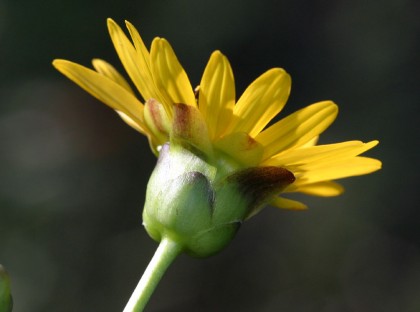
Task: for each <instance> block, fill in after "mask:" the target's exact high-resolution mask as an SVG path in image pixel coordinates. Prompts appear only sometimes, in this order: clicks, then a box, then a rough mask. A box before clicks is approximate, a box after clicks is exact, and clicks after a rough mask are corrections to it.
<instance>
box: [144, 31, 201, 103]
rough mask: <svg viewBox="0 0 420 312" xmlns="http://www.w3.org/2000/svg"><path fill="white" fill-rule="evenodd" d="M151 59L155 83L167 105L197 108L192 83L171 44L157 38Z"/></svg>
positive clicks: (153, 45)
mask: <svg viewBox="0 0 420 312" xmlns="http://www.w3.org/2000/svg"><path fill="white" fill-rule="evenodd" d="M150 57H151V68H152V73H153V78H154V81H155V83H156V86H157V87H158V88H159V91H160V92H161V93H162V95H163V96H164V98H165V101H166V104H167V105H173V104H178V103H182V104H187V105H192V106H196V102H195V96H194V91H193V88H192V87H191V83H190V81H189V79H188V76H187V74H186V73H185V71H184V69H183V68H182V66H181V64H180V63H179V61H178V59H177V57H176V55H175V53H174V51H173V50H172V47H171V46H170V44H169V42H168V41H166V40H165V39H163V38H155V39H154V40H153V42H152V47H151V49H150Z"/></svg>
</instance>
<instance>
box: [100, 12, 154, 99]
mask: <svg viewBox="0 0 420 312" xmlns="http://www.w3.org/2000/svg"><path fill="white" fill-rule="evenodd" d="M108 31H109V34H110V36H111V40H112V42H113V44H114V47H115V50H116V52H117V54H118V56H119V58H120V60H121V63H122V64H123V65H124V68H125V70H126V71H127V73H128V75H129V76H130V78H131V80H132V81H133V83H134V85H135V86H136V88H137V89H138V90H139V92H140V94H141V96H142V97H143V99H144V100H145V101H146V100H148V99H150V98H155V99H158V100H160V99H159V94H158V93H157V92H156V87H155V85H154V83H153V78H152V75H151V74H150V70H149V67H148V65H147V60H146V59H148V58H150V57H149V55H148V53H147V50H146V52H145V53H147V54H146V55H143V54H141V53H137V51H136V49H135V48H134V46H133V44H132V43H131V42H130V40H128V38H127V36H126V35H125V34H124V32H123V31H122V29H121V28H120V27H119V26H118V25H117V24H116V23H115V22H114V21H113V20H112V19H108ZM142 51H143V52H144V50H142ZM140 55H141V57H140Z"/></svg>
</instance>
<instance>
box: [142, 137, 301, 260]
mask: <svg viewBox="0 0 420 312" xmlns="http://www.w3.org/2000/svg"><path fill="white" fill-rule="evenodd" d="M293 181H294V176H293V174H292V173H290V172H289V171H287V170H286V169H283V168H278V167H253V168H245V169H243V168H240V167H238V166H232V163H231V162H229V161H228V159H226V160H225V161H221V156H220V155H219V157H218V162H217V164H213V163H211V160H209V159H208V157H207V156H206V155H205V154H203V153H200V151H197V150H195V149H194V148H193V147H191V146H189V145H183V144H175V143H167V144H165V145H164V146H163V147H162V149H161V151H160V155H159V160H158V162H157V165H156V168H155V169H154V171H153V173H152V176H151V178H150V180H149V184H148V187H147V193H146V203H145V207H144V211H143V224H144V226H145V228H146V230H147V232H148V233H149V235H150V236H151V237H152V238H153V239H155V240H157V241H161V240H162V239H163V238H168V239H170V240H172V241H175V242H177V243H178V244H179V245H181V246H182V247H183V250H184V251H185V252H186V253H188V254H190V255H192V256H196V257H206V256H209V255H212V254H214V253H216V252H218V251H220V250H221V249H223V247H225V246H226V245H227V244H228V243H229V242H230V241H231V240H232V239H233V237H234V236H235V234H236V232H237V230H238V229H239V227H240V225H241V223H242V222H243V221H244V220H245V219H246V218H248V217H249V216H251V215H253V214H255V213H256V212H257V211H258V210H259V209H260V208H261V206H263V205H264V204H266V203H268V202H269V201H270V199H271V198H272V197H273V196H275V195H276V194H278V193H279V192H280V191H281V190H282V189H283V188H284V187H286V186H287V185H289V184H290V183H292V182H293Z"/></svg>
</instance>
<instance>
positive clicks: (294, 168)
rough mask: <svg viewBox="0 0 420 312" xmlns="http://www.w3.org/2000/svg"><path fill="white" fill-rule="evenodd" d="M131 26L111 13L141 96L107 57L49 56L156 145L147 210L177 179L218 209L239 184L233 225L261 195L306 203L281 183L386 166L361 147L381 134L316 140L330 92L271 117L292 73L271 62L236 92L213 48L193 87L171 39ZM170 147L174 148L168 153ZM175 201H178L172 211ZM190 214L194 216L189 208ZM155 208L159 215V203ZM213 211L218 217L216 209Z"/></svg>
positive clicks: (314, 189)
mask: <svg viewBox="0 0 420 312" xmlns="http://www.w3.org/2000/svg"><path fill="white" fill-rule="evenodd" d="M126 26H127V28H128V31H129V33H130V36H131V40H130V39H129V38H128V37H127V36H126V35H125V34H124V32H123V31H122V29H121V28H120V27H119V26H118V25H117V24H116V23H115V22H114V21H113V20H111V19H108V29H109V33H110V36H111V39H112V42H113V44H114V47H115V49H116V51H117V53H118V56H119V58H120V60H121V62H122V64H123V66H124V68H125V70H126V72H127V74H128V76H129V77H130V79H131V81H132V83H133V84H134V86H135V89H136V90H137V91H138V92H139V94H140V95H141V98H142V99H139V98H138V97H137V95H136V92H135V91H134V90H133V89H132V87H131V86H130V84H129V83H128V82H127V81H126V80H125V79H124V78H123V76H122V75H120V74H119V73H118V72H117V71H116V70H115V69H114V67H112V66H111V65H110V64H108V63H107V62H105V61H103V60H99V59H94V60H93V67H94V70H92V69H88V68H86V67H84V66H81V65H78V64H76V63H73V62H69V61H65V60H55V61H54V62H53V64H54V66H55V67H56V68H57V69H58V70H59V71H60V72H61V73H63V74H64V75H66V76H67V77H68V78H70V79H71V80H73V81H74V82H75V83H77V84H78V85H79V86H81V87H82V88H83V89H85V90H86V91H88V92H89V93H91V94H92V95H93V96H95V97H96V98H97V99H99V100H100V101H102V102H104V103H105V104H107V105H108V106H110V107H111V108H113V109H114V110H115V111H116V112H117V113H118V114H119V115H120V116H121V118H122V119H123V120H124V121H125V122H126V123H127V124H129V125H130V126H131V127H133V128H134V129H136V130H137V131H139V132H140V133H142V134H144V135H145V136H147V138H148V139H149V142H150V146H151V149H152V151H153V152H154V153H155V154H156V155H159V154H160V160H159V162H158V166H157V168H156V170H155V173H154V174H153V176H152V180H151V182H150V183H149V189H152V191H150V192H149V191H148V194H149V195H148V198H149V199H150V200H149V201H147V200H146V209H145V211H146V212H145V214H144V217H145V218H146V219H147V218H149V215H148V214H147V211H149V212H150V211H151V210H153V209H149V210H148V209H147V207H148V202H153V201H154V199H152V197H153V198H161V197H162V192H165V191H164V190H168V189H174V185H180V184H182V183H184V185H185V187H186V189H184V188H182V187H180V188H178V191H179V192H180V193H182V194H184V193H185V192H187V190H188V192H189V193H191V192H193V193H194V192H195V193H200V194H202V196H204V197H206V196H207V197H206V198H207V199H206V200H205V201H206V203H204V204H203V205H204V206H206V207H207V206H208V207H207V208H205V209H204V208H203V209H204V210H206V211H207V210H209V211H213V210H214V209H215V207H214V205H213V203H214V202H216V203H217V205H219V206H217V205H216V206H217V210H218V212H217V213H219V211H220V210H227V211H229V209H232V208H231V207H227V205H221V206H223V207H221V206H220V202H221V200H219V199H218V198H219V197H223V196H225V195H224V194H225V192H226V190H227V189H231V188H234V189H235V191H234V192H233V193H235V192H236V193H235V194H242V195H241V196H242V198H247V197H248V199H246V201H247V204H246V205H245V206H247V208H246V209H245V210H244V211H242V212H241V213H238V214H237V215H235V216H230V217H226V216H224V217H221V219H223V220H224V221H223V222H225V223H226V224H227V223H229V222H234V221H235V220H239V221H241V220H242V219H245V218H248V217H249V216H252V215H253V214H255V213H256V212H258V211H259V210H260V209H261V208H262V207H263V206H264V205H265V204H271V205H274V206H277V207H280V208H288V209H304V208H305V207H306V206H305V205H304V204H302V203H300V202H297V201H294V200H291V199H287V198H283V197H279V196H278V195H279V194H280V192H282V193H292V192H301V193H305V194H310V195H316V196H334V195H338V194H340V193H341V192H342V191H343V188H342V187H341V186H340V185H339V184H337V183H336V182H334V181H333V180H335V179H340V178H345V177H350V176H356V175H362V174H367V173H370V172H373V171H376V170H378V169H380V167H381V163H380V161H378V160H376V159H372V158H367V157H361V156H359V155H360V154H362V153H363V152H365V151H367V150H369V149H371V148H372V147H374V146H375V145H377V144H378V141H371V142H368V143H363V142H361V141H348V142H342V143H336V144H328V145H316V143H317V139H318V136H319V135H320V134H321V133H322V132H323V131H324V130H325V129H326V128H327V127H328V126H329V125H330V124H331V123H332V122H333V121H334V119H335V117H336V115H337V112H338V108H337V106H336V105H335V104H334V103H333V102H331V101H323V102H318V103H315V104H312V105H309V106H307V107H305V108H303V109H301V110H298V111H296V112H295V113H293V114H291V115H289V116H287V117H285V118H283V119H281V120H280V121H277V122H275V123H274V124H273V125H271V126H267V125H268V124H269V122H270V121H271V120H272V119H273V118H274V117H275V116H276V115H277V114H278V113H280V111H281V110H282V108H283V107H284V105H285V103H286V101H287V99H288V96H289V93H290V87H291V79H290V76H289V75H288V74H287V73H286V72H285V71H284V70H283V69H281V68H273V69H270V70H268V71H266V72H265V73H263V74H262V75H261V76H260V77H258V78H257V79H256V80H255V81H254V82H252V83H251V85H250V86H249V87H248V88H247V89H246V90H245V92H244V93H243V94H242V95H241V96H240V97H239V99H238V100H236V94H235V85H234V77H233V72H232V68H231V66H230V64H229V61H228V59H227V58H226V57H225V56H224V55H223V54H222V53H221V52H219V51H215V52H213V54H212V55H211V57H210V59H209V61H208V63H207V66H206V67H205V70H204V73H203V76H202V78H201V82H200V83H199V87H197V88H193V87H192V85H191V83H190V81H189V78H188V76H187V74H186V72H185V71H184V69H183V67H182V66H181V64H180V62H179V61H178V59H177V57H176V55H175V53H174V51H173V49H172V47H171V46H170V44H169V43H168V41H166V40H165V39H163V38H155V39H154V40H153V42H152V45H151V48H150V50H149V49H147V48H146V46H145V44H144V43H143V41H142V39H141V36H140V35H139V33H138V31H137V30H136V29H135V28H134V26H133V25H132V24H130V23H129V22H126ZM168 142H169V145H167V143H168ZM168 155H172V156H171V157H172V158H171V160H169V159H168V157H169V156H168ZM174 159H178V162H175V161H174ZM162 164H165V165H162ZM186 164H188V165H186ZM162 168H164V171H162ZM162 172H165V173H162ZM168 172H169V173H168ZM153 177H159V178H158V180H159V181H162V179H166V180H167V181H166V186H165V187H163V188H162V186H159V183H158V182H156V181H155V179H154V178H153ZM178 180H180V181H182V183H181V182H180V181H178ZM175 181H177V182H175ZM192 182H194V183H193V184H191V183H192ZM189 187H190V188H191V189H189ZM175 189H176V188H175ZM151 193H153V194H151ZM228 193H229V192H228ZM159 194H160V195H159ZM209 194H210V195H209ZM230 194H232V192H230ZM261 194H262V195H261ZM247 195H248V196H247ZM168 196H169V197H168V198H171V197H170V196H171V195H170V194H169V195H168ZM182 196H184V195H182ZM200 196H201V195H200ZM209 196H210V197H209ZM214 196H216V197H215V198H214ZM235 196H236V195H235ZM235 196H234V197H235ZM175 197H176V196H175ZM204 197H203V198H204ZM182 198H183V200H184V199H185V202H184V205H186V206H188V205H192V204H193V203H192V202H191V200H192V199H191V198H189V197H188V196H187V197H185V196H184V197H182ZM172 199H173V198H172ZM241 200H242V199H239V197H238V196H237V197H235V199H232V198H231V197H229V202H230V203H231V204H232V205H234V204H235V203H238V202H240V201H241ZM167 204H168V205H169V204H170V200H169V202H167ZM194 204H196V205H198V204H197V203H195V202H194ZM154 206H156V205H154ZM198 206H200V205H198ZM177 209H179V207H178V208H177V207H174V208H172V212H173V211H178V210H177ZM178 212H179V211H178ZM180 213H181V212H180ZM184 213H185V214H186V215H190V216H191V215H192V211H190V210H189V211H185V212H184ZM224 213H225V214H229V213H227V212H226V211H225V212H224ZM153 214H154V216H155V217H156V216H159V215H160V214H159V212H156V211H155V212H153ZM181 214H182V213H181ZM214 214H216V213H214ZM168 215H170V214H167V215H166V217H168ZM172 217H173V216H172V215H170V216H169V217H168V218H172ZM209 218H210V219H211V218H216V217H214V215H213V214H212V216H210V217H209ZM198 219H199V218H198ZM198 219H197V220H198ZM216 219H217V218H216ZM197 220H196V221H197ZM159 222H160V223H161V224H164V223H165V222H169V221H168V220H166V221H165V220H160V221H159ZM171 222H172V221H171ZM197 222H198V221H197ZM197 222H196V223H197ZM203 222H204V223H206V222H207V221H203ZM145 223H147V222H145ZM169 223H170V222H169ZM198 223H200V222H198ZM213 225H214V224H213ZM213 225H212V226H213ZM165 226H166V225H165ZM203 226H204V225H203ZM206 226H207V227H208V226H209V225H208V224H207V225H206ZM206 226H205V227H206ZM176 227H177V226H175V228H176ZM172 230H174V229H172ZM172 230H171V231H172ZM153 231H154V230H151V231H150V232H153ZM159 231H160V230H159ZM160 232H162V231H160ZM161 234H162V233H160V234H156V236H159V235H161ZM152 236H153V235H152ZM157 239H158V238H157Z"/></svg>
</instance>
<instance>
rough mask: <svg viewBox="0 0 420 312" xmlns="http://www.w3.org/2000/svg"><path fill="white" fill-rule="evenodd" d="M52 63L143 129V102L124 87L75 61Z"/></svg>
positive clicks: (56, 61)
mask: <svg viewBox="0 0 420 312" xmlns="http://www.w3.org/2000/svg"><path fill="white" fill-rule="evenodd" d="M53 65H54V66H55V68H56V69H57V70H59V71H60V72H61V73H62V74H64V75H65V76H67V78H69V79H71V80H72V81H74V82H75V83H76V84H78V85H79V86H80V87H82V88H83V89H84V90H86V91H87V92H89V93H90V94H91V95H93V96H94V97H96V98H97V99H98V100H100V101H102V102H104V103H105V104H107V105H109V106H110V107H111V108H113V109H114V110H116V111H119V112H122V113H124V114H125V115H127V116H128V117H130V118H131V119H132V120H133V121H134V122H135V123H136V124H137V125H138V127H139V128H140V129H145V124H144V121H143V104H142V103H140V101H139V100H137V99H136V97H135V96H134V95H133V94H132V93H130V92H128V91H127V90H126V89H125V88H124V87H122V86H120V85H119V84H117V83H116V82H114V81H113V80H111V79H109V78H108V77H106V76H104V75H102V74H99V73H97V72H96V71H94V70H91V69H88V68H86V67H84V66H81V65H79V64H76V63H72V62H69V61H65V60H55V61H54V62H53ZM143 132H144V131H143Z"/></svg>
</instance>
